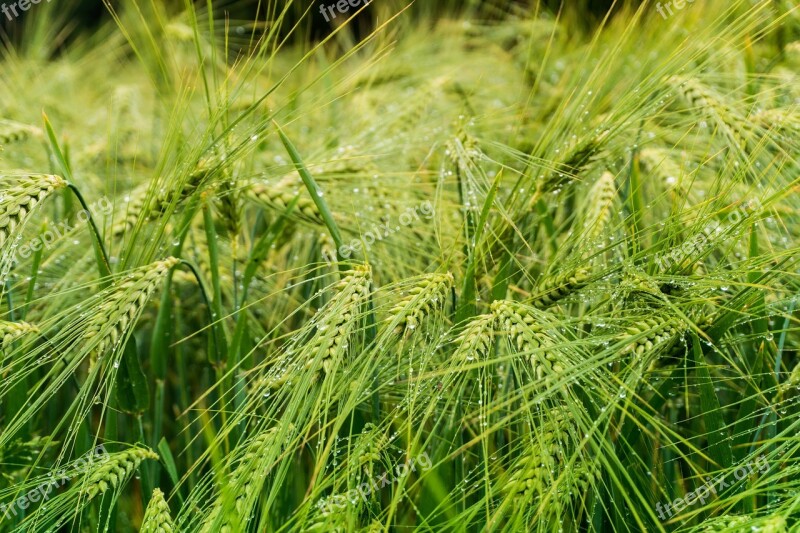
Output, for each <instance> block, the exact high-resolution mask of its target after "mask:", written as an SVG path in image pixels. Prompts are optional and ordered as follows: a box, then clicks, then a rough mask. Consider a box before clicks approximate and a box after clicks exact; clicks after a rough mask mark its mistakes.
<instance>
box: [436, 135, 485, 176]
mask: <svg viewBox="0 0 800 533" xmlns="http://www.w3.org/2000/svg"><path fill="white" fill-rule="evenodd" d="M445 148H446V149H445V155H446V156H447V157H448V158H449V160H450V163H451V164H452V165H453V166H454V167H455V168H457V169H459V170H460V171H462V172H464V171H467V170H469V168H470V167H471V166H472V165H474V164H475V163H474V162H475V161H476V160H478V159H480V157H481V155H482V153H481V149H480V147H479V146H478V141H477V140H476V139H475V138H474V137H473V136H472V135H470V134H469V133H467V132H466V130H464V129H463V128H459V132H458V134H457V135H456V137H455V139H450V140H449V141H447V144H446V145H445Z"/></svg>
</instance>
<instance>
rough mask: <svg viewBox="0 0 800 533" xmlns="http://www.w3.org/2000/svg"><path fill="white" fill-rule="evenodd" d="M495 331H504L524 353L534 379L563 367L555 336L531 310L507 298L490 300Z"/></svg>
mask: <svg viewBox="0 0 800 533" xmlns="http://www.w3.org/2000/svg"><path fill="white" fill-rule="evenodd" d="M492 314H494V316H495V318H496V320H497V328H498V333H503V334H504V335H507V336H508V338H509V341H510V343H511V345H512V347H513V348H514V349H515V350H516V351H517V352H519V353H521V354H524V355H525V356H527V358H528V360H529V361H530V363H531V366H532V367H533V373H534V375H535V376H536V378H537V379H542V378H544V377H547V376H552V375H555V374H559V373H561V372H563V371H564V358H563V356H562V354H560V353H559V352H558V351H557V350H556V349H554V348H553V346H554V345H555V342H554V340H553V339H552V338H551V337H550V336H549V335H548V333H547V332H546V331H545V328H544V326H543V325H542V324H541V323H538V322H537V320H536V318H535V317H534V316H533V310H532V309H528V308H526V307H525V306H523V305H521V304H519V303H517V302H513V301H510V300H498V301H496V302H493V303H492Z"/></svg>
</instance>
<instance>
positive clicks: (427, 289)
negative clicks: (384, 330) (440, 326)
mask: <svg viewBox="0 0 800 533" xmlns="http://www.w3.org/2000/svg"><path fill="white" fill-rule="evenodd" d="M452 287H453V275H452V274H450V273H449V272H448V273H446V274H428V275H425V276H423V277H422V278H421V279H420V280H419V282H418V283H416V284H414V285H413V286H412V287H410V288H409V289H407V290H405V291H404V294H403V296H402V298H401V299H400V301H399V302H397V303H396V304H395V305H394V306H393V307H392V309H391V310H390V311H389V315H388V316H387V317H386V320H385V322H386V323H387V324H388V325H389V326H392V325H394V332H395V333H397V334H398V335H399V334H404V335H405V336H409V335H411V334H412V333H413V332H414V330H415V329H416V328H417V327H419V324H420V322H422V320H423V319H424V318H425V316H427V315H429V314H431V313H432V312H433V311H435V310H436V308H438V307H441V306H442V305H443V304H444V302H445V301H446V298H447V293H448V291H450V289H451V288H452Z"/></svg>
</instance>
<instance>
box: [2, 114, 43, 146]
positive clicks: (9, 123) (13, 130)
mask: <svg viewBox="0 0 800 533" xmlns="http://www.w3.org/2000/svg"><path fill="white" fill-rule="evenodd" d="M41 135H42V130H40V129H39V128H36V127H34V126H29V125H27V124H22V123H20V122H14V121H13V120H0V146H2V145H4V144H13V143H18V142H23V141H25V140H27V139H28V138H29V137H40V136H41Z"/></svg>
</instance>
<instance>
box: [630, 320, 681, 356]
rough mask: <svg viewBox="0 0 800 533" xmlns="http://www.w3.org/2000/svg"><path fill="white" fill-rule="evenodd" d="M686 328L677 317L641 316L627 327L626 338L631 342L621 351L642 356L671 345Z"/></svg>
mask: <svg viewBox="0 0 800 533" xmlns="http://www.w3.org/2000/svg"><path fill="white" fill-rule="evenodd" d="M685 329H686V327H685V325H684V324H683V321H681V320H680V319H677V318H666V319H665V318H661V317H656V318H641V319H639V320H638V321H637V322H636V323H634V324H633V325H631V326H628V327H626V328H625V336H624V338H625V339H629V340H630V343H628V344H627V345H626V346H625V347H624V348H623V349H622V351H621V353H623V354H626V353H632V354H634V355H635V356H641V355H643V354H644V353H645V352H649V351H650V350H653V349H655V348H658V347H669V346H671V345H672V343H673V342H674V341H676V340H677V338H678V336H679V334H681V333H682V332H683V331H685Z"/></svg>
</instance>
